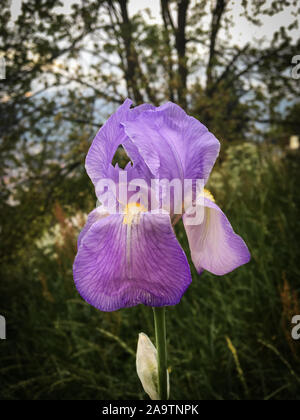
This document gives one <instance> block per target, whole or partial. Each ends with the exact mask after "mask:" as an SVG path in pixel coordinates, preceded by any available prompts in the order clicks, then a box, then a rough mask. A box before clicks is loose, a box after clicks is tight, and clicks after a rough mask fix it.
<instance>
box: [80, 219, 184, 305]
mask: <svg viewBox="0 0 300 420" xmlns="http://www.w3.org/2000/svg"><path fill="white" fill-rule="evenodd" d="M138 219H139V223H131V220H129V223H124V215H122V214H114V215H110V216H108V217H104V218H101V219H100V220H98V221H96V222H95V223H94V224H92V226H91V227H90V228H89V229H88V230H87V233H86V234H85V236H84V240H82V241H81V245H80V248H79V250H78V253H77V256H76V258H75V262H74V266H73V273H74V279H75V284H76V287H77V289H78V292H79V293H80V295H81V296H82V297H83V298H84V299H85V300H86V301H87V302H88V303H90V304H91V305H93V306H95V307H96V308H98V309H100V310H102V311H114V310H117V309H120V308H125V307H130V306H135V305H138V304H140V303H143V304H145V305H148V306H166V305H175V304H177V303H178V302H179V301H180V299H181V297H182V295H183V293H184V292H185V290H186V289H187V287H188V286H189V284H190V283H191V274H190V269H189V265H188V262H187V259H186V256H185V254H184V252H183V250H182V248H181V247H180V245H179V243H178V241H177V239H176V237H175V235H174V232H173V229H172V226H171V223H170V217H169V215H167V214H151V213H147V212H144V213H141V214H140V215H139V217H138Z"/></svg>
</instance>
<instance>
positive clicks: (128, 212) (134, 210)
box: [123, 203, 147, 225]
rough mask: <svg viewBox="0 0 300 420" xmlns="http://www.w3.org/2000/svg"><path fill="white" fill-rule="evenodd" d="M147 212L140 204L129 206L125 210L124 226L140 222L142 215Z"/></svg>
mask: <svg viewBox="0 0 300 420" xmlns="http://www.w3.org/2000/svg"><path fill="white" fill-rule="evenodd" d="M146 211H147V209H146V208H145V207H144V206H143V205H142V204H140V203H129V204H127V206H126V207H125V210H124V217H123V224H124V225H131V224H132V223H133V222H135V223H136V222H138V221H139V215H140V213H143V212H146Z"/></svg>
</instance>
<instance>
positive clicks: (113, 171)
mask: <svg viewBox="0 0 300 420" xmlns="http://www.w3.org/2000/svg"><path fill="white" fill-rule="evenodd" d="M131 105H132V101H131V100H130V99H126V100H125V102H124V103H123V104H122V105H121V106H120V107H119V108H118V109H117V111H116V112H115V113H114V114H112V115H111V117H110V118H109V119H108V120H107V121H106V123H105V124H104V125H103V126H102V127H101V128H100V130H99V131H98V133H97V134H96V137H95V138H94V140H93V142H92V145H91V147H90V149H89V151H88V154H87V157H86V161H85V167H86V171H87V173H88V175H89V177H90V178H91V180H92V182H93V183H94V185H97V182H98V181H99V180H100V179H103V178H109V179H117V178H118V173H119V172H120V170H121V169H120V168H115V167H114V166H113V165H112V159H113V157H114V154H115V152H116V150H117V148H118V146H119V145H121V144H122V145H124V147H125V150H126V151H127V152H128V154H129V157H130V158H131V159H132V161H133V163H134V168H131V167H128V168H127V171H128V172H130V171H131V172H132V174H131V178H134V177H142V176H143V175H144V176H145V177H148V178H149V177H150V176H151V174H150V172H149V168H148V167H147V165H146V164H145V162H144V160H143V158H142V157H141V156H140V154H139V152H138V150H137V148H136V146H135V145H134V144H132V142H131V140H130V139H128V137H127V135H126V133H125V131H124V127H123V126H122V125H121V122H123V121H133V120H134V118H136V117H137V116H138V115H140V114H141V113H142V112H145V111H147V110H151V109H153V108H155V107H153V106H152V105H149V104H143V105H139V106H137V107H135V108H130V107H131ZM121 171H122V170H121Z"/></svg>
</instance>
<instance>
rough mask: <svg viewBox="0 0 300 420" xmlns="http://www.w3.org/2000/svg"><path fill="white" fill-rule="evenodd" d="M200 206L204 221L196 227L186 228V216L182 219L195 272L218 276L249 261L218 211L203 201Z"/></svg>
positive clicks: (187, 225) (245, 251)
mask: <svg viewBox="0 0 300 420" xmlns="http://www.w3.org/2000/svg"><path fill="white" fill-rule="evenodd" d="M204 207H205V208H204V219H203V222H202V223H201V224H199V225H195V226H193V225H190V224H189V222H188V216H187V215H186V214H185V215H184V216H183V222H184V226H185V230H186V233H187V237H188V241H189V245H190V250H191V257H192V260H193V263H194V265H195V267H196V269H197V271H198V272H199V273H200V272H202V271H203V270H207V271H210V272H211V273H213V274H216V275H219V276H222V275H224V274H227V273H229V272H231V271H233V270H234V269H235V268H237V267H239V266H240V265H243V264H246V263H247V262H249V260H250V253H249V251H248V248H247V245H246V244H245V242H244V241H243V239H242V238H241V237H240V236H238V235H237V234H236V233H235V232H234V231H233V229H232V227H231V225H230V223H229V221H228V219H227V217H226V216H225V214H224V213H223V212H222V210H221V209H220V208H219V207H218V206H217V205H216V204H215V203H213V202H212V201H210V200H208V199H207V198H205V199H204Z"/></svg>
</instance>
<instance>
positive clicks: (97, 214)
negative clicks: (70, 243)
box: [77, 206, 109, 249]
mask: <svg viewBox="0 0 300 420" xmlns="http://www.w3.org/2000/svg"><path fill="white" fill-rule="evenodd" d="M108 214H109V213H108V212H107V210H106V209H105V208H103V207H102V206H99V207H96V208H95V209H94V210H93V211H91V213H90V214H89V215H88V218H87V221H86V224H85V225H84V227H83V229H82V230H81V232H80V233H79V235H78V239H77V249H79V247H80V245H81V242H82V241H83V238H84V237H85V235H86V234H87V233H88V231H89V230H90V228H91V226H92V225H93V224H94V223H95V222H97V220H100V219H102V217H106V216H108Z"/></svg>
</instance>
